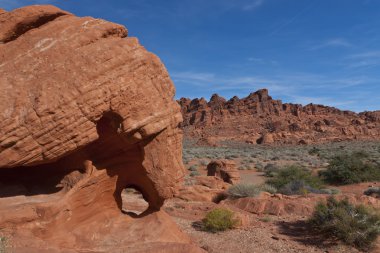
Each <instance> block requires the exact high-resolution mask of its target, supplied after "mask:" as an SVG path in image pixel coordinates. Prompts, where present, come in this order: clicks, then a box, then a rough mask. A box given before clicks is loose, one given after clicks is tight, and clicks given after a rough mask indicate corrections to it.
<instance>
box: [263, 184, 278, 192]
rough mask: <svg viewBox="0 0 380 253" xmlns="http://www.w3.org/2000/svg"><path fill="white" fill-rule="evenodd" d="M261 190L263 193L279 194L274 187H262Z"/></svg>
mask: <svg viewBox="0 0 380 253" xmlns="http://www.w3.org/2000/svg"><path fill="white" fill-rule="evenodd" d="M259 188H260V190H261V191H263V192H269V193H271V194H275V193H276V192H277V189H276V187H274V186H273V185H269V184H263V185H260V187H259Z"/></svg>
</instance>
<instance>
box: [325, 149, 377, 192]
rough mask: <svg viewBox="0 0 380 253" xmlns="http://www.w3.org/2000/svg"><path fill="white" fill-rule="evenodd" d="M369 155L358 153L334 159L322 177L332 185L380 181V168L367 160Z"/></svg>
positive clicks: (338, 156) (342, 155)
mask: <svg viewBox="0 0 380 253" xmlns="http://www.w3.org/2000/svg"><path fill="white" fill-rule="evenodd" d="M366 158H367V154H365V153H363V152H360V153H358V152H356V153H352V154H341V155H337V156H335V157H333V158H332V159H331V160H330V162H329V166H328V167H327V169H326V170H325V171H321V172H320V176H321V177H322V178H323V180H325V181H326V182H327V183H330V184H355V183H360V182H368V181H375V180H376V181H377V180H380V167H379V166H376V165H375V164H373V163H371V162H370V161H368V160H367V159H366Z"/></svg>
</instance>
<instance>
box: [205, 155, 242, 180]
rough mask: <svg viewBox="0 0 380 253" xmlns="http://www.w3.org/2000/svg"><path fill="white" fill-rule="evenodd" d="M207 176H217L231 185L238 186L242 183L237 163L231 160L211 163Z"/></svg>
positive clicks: (208, 166)
mask: <svg viewBox="0 0 380 253" xmlns="http://www.w3.org/2000/svg"><path fill="white" fill-rule="evenodd" d="M207 176H215V177H217V178H220V179H222V180H223V181H224V182H226V183H229V184H236V183H238V182H239V181H240V173H239V171H238V169H237V168H236V164H235V162H234V161H231V160H217V161H211V162H210V163H209V164H208V165H207Z"/></svg>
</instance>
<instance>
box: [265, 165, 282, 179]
mask: <svg viewBox="0 0 380 253" xmlns="http://www.w3.org/2000/svg"><path fill="white" fill-rule="evenodd" d="M279 170H280V168H279V167H278V166H277V165H275V164H273V163H268V164H267V165H265V167H264V172H265V176H266V177H274V176H275V175H277V173H278V171H279Z"/></svg>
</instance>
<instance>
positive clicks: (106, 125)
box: [96, 112, 123, 139]
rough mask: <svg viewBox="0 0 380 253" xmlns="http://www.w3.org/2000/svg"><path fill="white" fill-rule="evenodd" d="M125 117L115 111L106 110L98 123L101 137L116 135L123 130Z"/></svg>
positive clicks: (97, 126)
mask: <svg viewBox="0 0 380 253" xmlns="http://www.w3.org/2000/svg"><path fill="white" fill-rule="evenodd" d="M122 122H123V118H122V117H121V116H120V115H119V114H117V113H115V112H106V113H104V114H103V116H102V117H101V118H100V119H99V121H98V122H97V124H96V130H97V132H98V135H99V139H102V138H106V137H110V136H115V135H117V134H118V132H119V131H120V130H121V127H122V125H121V123H122Z"/></svg>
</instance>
